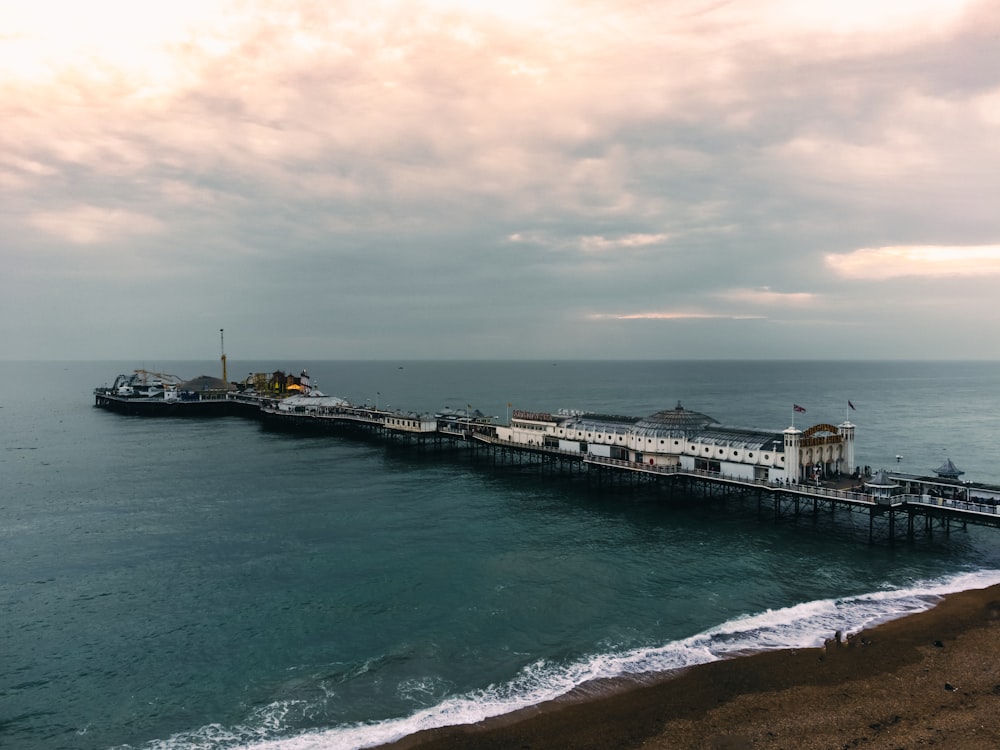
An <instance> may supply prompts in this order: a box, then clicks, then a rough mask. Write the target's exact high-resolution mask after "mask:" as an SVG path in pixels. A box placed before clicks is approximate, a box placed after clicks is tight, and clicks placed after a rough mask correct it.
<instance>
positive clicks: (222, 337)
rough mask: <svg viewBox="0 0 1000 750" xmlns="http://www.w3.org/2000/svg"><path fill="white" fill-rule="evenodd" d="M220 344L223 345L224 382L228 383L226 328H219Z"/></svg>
mask: <svg viewBox="0 0 1000 750" xmlns="http://www.w3.org/2000/svg"><path fill="white" fill-rule="evenodd" d="M219 344H220V345H221V346H222V357H221V359H222V382H223V383H228V382H229V380H228V379H227V378H226V333H225V329H224V328H220V329H219Z"/></svg>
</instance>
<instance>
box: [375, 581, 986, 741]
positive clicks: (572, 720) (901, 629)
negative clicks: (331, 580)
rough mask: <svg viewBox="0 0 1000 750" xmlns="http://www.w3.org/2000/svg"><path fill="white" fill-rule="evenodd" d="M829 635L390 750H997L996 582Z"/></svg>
mask: <svg viewBox="0 0 1000 750" xmlns="http://www.w3.org/2000/svg"><path fill="white" fill-rule="evenodd" d="M832 636H833V634H832V633H831V641H829V642H828V643H827V645H826V646H825V647H823V648H818V649H798V650H788V651H774V652H768V653H761V654H754V655H750V656H744V657H739V658H734V659H726V660H724V661H719V662H713V663H711V664H704V665H701V666H698V667H693V668H691V669H688V670H685V671H683V672H681V673H679V674H675V675H672V676H670V675H665V676H662V677H660V678H657V679H656V680H655V681H652V684H645V685H642V686H638V687H636V686H632V687H626V688H622V687H621V686H619V687H618V689H615V690H606V691H603V692H605V693H606V694H605V695H603V696H602V697H596V698H588V699H577V700H570V701H565V700H563V701H553V702H551V703H547V704H543V705H542V706H539V707H536V708H533V709H527V710H525V711H520V712H517V713H515V714H511V715H508V716H501V717H497V718H495V719H490V720H487V721H485V722H481V723H479V724H474V725H468V726H459V727H444V728H441V729H435V730H430V731H427V732H420V733H418V734H415V735H412V736H410V737H407V738H405V739H403V740H401V741H399V742H397V743H394V744H392V745H389V746H386V747H387V748H392V749H393V750H473V749H475V750H489V749H491V748H493V749H499V748H503V749H504V750H506V749H507V748H517V749H518V750H521V749H525V750H527V749H530V750H567V749H569V748H572V749H573V750H611V749H612V748H613V749H615V750H624V749H626V748H634V749H636V750H666V749H667V748H699V749H700V748H704V749H705V750H744V749H746V748H796V749H799V750H812V749H819V748H822V749H823V750H826V749H827V748H830V749H833V748H838V749H839V748H855V747H858V748H870V749H873V750H881V749H883V748H884V749H886V750H889V749H892V750H897V749H900V748H919V747H939V748H949V749H951V748H958V749H959V750H965V749H968V748H976V749H978V748H982V749H983V750H986V749H987V748H989V750H995V749H996V748H1000V585H998V586H993V587H990V588H987V589H979V590H973V591H964V592H961V593H957V594H952V595H949V596H948V597H946V598H945V599H944V600H943V601H942V602H941V603H940V604H938V605H937V606H936V607H934V608H933V609H931V610H928V611H926V612H921V613H918V614H915V615H911V616H909V617H906V618H903V619H900V620H894V621H892V622H888V623H884V624H882V625H879V626H877V627H875V628H872V629H870V630H866V631H863V632H861V633H858V634H854V635H852V636H850V637H849V638H844V639H843V641H842V642H841V643H840V644H838V643H837V642H836V641H835V640H834V639H833V638H832ZM598 692H602V691H598Z"/></svg>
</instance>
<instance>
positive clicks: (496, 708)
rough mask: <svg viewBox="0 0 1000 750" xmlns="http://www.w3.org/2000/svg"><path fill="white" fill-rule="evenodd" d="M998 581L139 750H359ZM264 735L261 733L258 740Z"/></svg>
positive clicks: (941, 588) (799, 644) (856, 625)
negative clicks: (432, 700) (295, 730)
mask: <svg viewBox="0 0 1000 750" xmlns="http://www.w3.org/2000/svg"><path fill="white" fill-rule="evenodd" d="M997 583H1000V570H982V571H976V572H971V573H963V574H960V575H956V576H952V577H947V578H943V579H937V580H932V581H921V582H916V583H914V584H913V585H911V586H909V587H907V588H905V589H892V590H884V591H876V592H871V593H866V594H860V595H857V596H850V597H844V598H840V599H822V600H817V601H811V602H805V603H802V604H796V605H794V606H790V607H784V608H781V609H774V610H766V611H764V612H759V613H756V614H752V615H745V616H741V617H737V618H734V619H732V620H729V621H727V622H724V623H722V624H720V625H718V626H716V627H713V628H710V629H708V630H706V631H704V632H702V633H699V634H697V635H694V636H691V637H689V638H685V639H682V640H678V641H672V642H670V643H667V644H664V645H662V646H658V647H653V648H640V649H632V650H628V651H622V652H618V653H615V652H612V653H604V654H598V655H595V656H593V657H590V658H588V659H586V660H581V661H578V662H573V663H570V664H565V663H555V662H548V661H537V662H535V663H533V664H531V665H528V666H526V667H524V668H523V669H521V671H520V672H519V673H518V674H517V675H516V676H515V677H514V678H513V679H512V680H510V681H509V682H506V683H503V684H499V685H490V686H489V687H486V688H483V689H480V690H475V691H472V692H469V693H466V694H463V695H457V696H453V697H450V698H447V699H446V700H444V701H442V702H441V703H438V704H437V705H435V706H432V707H430V708H426V709H424V710H421V711H418V712H416V713H414V714H412V715H410V716H407V717H402V718H393V719H386V720H384V721H375V722H370V723H363V724H352V725H345V726H338V727H333V728H330V729H325V730H320V731H310V732H306V733H303V734H299V735H296V736H291V737H282V738H274V734H275V733H276V732H275V730H276V729H278V732H277V733H280V729H279V726H280V725H281V724H282V723H283V722H282V719H283V718H284V717H285V716H286V715H287V713H288V711H289V706H288V705H287V702H282V703H280V704H278V703H276V704H274V705H272V706H269V707H266V708H264V709H262V710H260V711H259V712H257V714H255V715H254V716H252V717H249V720H248V722H247V726H244V727H238V728H232V729H228V730H227V729H223V728H222V727H219V726H217V725H211V726H207V727H203V728H202V729H200V730H196V731H194V732H190V733H184V734H183V735H175V736H174V737H171V738H170V739H168V740H162V741H159V742H156V743H149V744H148V745H146V746H145V748H147V750H199V749H200V748H209V747H211V748H213V749H215V750H217V749H218V748H223V747H224V748H243V749H244V750H330V749H331V748H336V750H360V749H361V748H370V747H374V746H377V745H381V744H384V743H388V742H393V741H395V740H398V739H401V738H403V737H406V736H408V735H411V734H414V733H415V732H419V731H422V730H426V729H434V728H438V727H444V726H453V725H458V724H471V723H475V722H479V721H482V720H484V719H488V718H490V717H494V716H500V715H502V714H507V713H511V712H513V711H517V710H519V709H522V708H527V707H529V706H534V705H538V704H540V703H543V702H545V701H549V700H553V699H555V698H559V697H561V696H565V695H567V694H568V693H570V692H571V691H572V690H574V689H576V688H579V687H580V686H581V685H585V684H586V683H590V682H593V681H594V680H605V679H614V678H622V677H627V676H632V675H643V674H649V673H663V672H670V671H674V670H678V669H683V668H685V667H690V666H695V665H698V664H705V663H708V662H711V661H716V660H718V659H724V658H729V657H733V656H737V655H741V654H748V653H753V652H758V651H766V650H774V649H788V648H811V647H817V646H821V645H822V644H823V643H824V641H826V640H827V639H828V638H830V637H832V636H833V634H834V633H835V632H836V631H838V630H839V631H841V632H842V633H852V632H857V631H859V630H862V629H864V628H866V627H870V626H872V625H874V624H877V623H880V622H885V621H888V620H893V619H897V618H899V617H904V616H906V615H909V614H913V613H916V612H920V611H923V610H926V609H930V608H931V607H933V606H934V604H935V603H937V602H938V601H940V598H941V597H942V596H944V595H946V594H949V593H953V592H956V591H964V590H968V589H978V588H984V587H987V586H991V585H993V584H997ZM268 736H270V737H272V739H265V737H268Z"/></svg>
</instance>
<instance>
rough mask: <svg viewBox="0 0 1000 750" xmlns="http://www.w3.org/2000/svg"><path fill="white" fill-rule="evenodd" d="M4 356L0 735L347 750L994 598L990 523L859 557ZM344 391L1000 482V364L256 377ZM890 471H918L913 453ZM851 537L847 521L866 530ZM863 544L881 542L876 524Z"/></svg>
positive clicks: (319, 365)
mask: <svg viewBox="0 0 1000 750" xmlns="http://www.w3.org/2000/svg"><path fill="white" fill-rule="evenodd" d="M142 364H145V365H146V367H147V368H148V369H154V370H161V371H165V372H172V373H176V374H178V375H181V376H184V377H194V376H196V375H200V374H217V370H218V365H217V363H213V362H168V363H148V362H147V363H121V362H120V363H92V362H88V363H74V362H70V363H0V373H2V375H3V377H4V382H5V383H6V384H7V386H8V387H7V388H5V389H4V393H3V395H2V396H0V611H2V628H0V746H2V747H5V748H8V747H9V748H26V749H28V750H34V749H35V748H39V749H40V748H46V749H48V748H111V747H131V748H170V749H171V750H174V749H177V750H182V749H190V748H209V747H211V748H237V747H238V748H258V749H259V748H264V747H266V748H273V749H275V750H278V749H280V750H287V748H357V747H366V746H371V745H373V744H377V743H379V742H384V741H389V740H392V739H395V738H398V737H400V736H403V735H405V734H408V733H410V732H412V731H416V730H417V729H420V728H424V727H429V726H437V725H441V724H449V723H458V722H463V721H475V720H478V719H479V718H482V717H484V716H487V715H492V714H496V713H502V712H505V711H509V710H513V709H515V708H518V707H520V706H523V705H528V704H531V703H536V702H539V701H542V700H546V699H548V698H552V697H554V696H556V695H559V694H561V693H564V692H566V691H567V690H569V689H571V688H572V687H574V686H576V685H579V684H581V683H583V682H585V681H586V680H588V679H591V678H594V677H612V676H615V675H620V674H628V673H636V672H645V671H658V670H663V669H670V668H674V667H678V666H683V665H685V664H688V663H698V662H701V661H706V660H709V659H714V658H718V657H720V656H723V655H725V654H727V653H732V652H740V651H744V650H747V649H751V648H773V647H782V646H797V645H810V644H816V643H819V642H821V641H822V640H823V639H824V638H826V637H829V636H830V634H832V632H833V631H834V630H836V629H843V630H848V631H851V630H856V629H858V628H859V627H861V626H862V625H863V624H865V623H868V622H871V621H873V620H877V619H882V618H886V617H891V616H898V615H899V614H901V613H904V612H907V611H913V610H915V609H920V608H924V607H927V606H929V605H930V604H931V603H932V602H933V601H934V598H935V596H936V595H937V594H940V593H944V592H946V591H950V590H955V589H961V588H968V587H974V586H981V585H987V584H989V583H993V582H997V581H1000V531H996V530H984V529H970V530H969V531H968V532H952V534H951V535H949V536H948V537H947V538H945V537H943V536H941V535H938V536H935V537H934V539H933V540H931V541H928V540H924V539H921V540H918V541H917V542H915V543H913V544H897V545H895V546H889V545H887V544H880V545H873V546H871V545H868V544H867V521H866V520H864V519H852V518H850V517H849V516H850V514H847V516H848V517H846V518H842V517H840V516H837V517H835V518H833V519H830V518H824V519H822V521H821V522H820V523H818V524H817V525H814V524H813V523H812V522H811V521H809V522H804V521H801V522H799V523H797V524H792V523H782V524H775V523H773V522H771V521H766V520H764V521H761V520H759V519H758V518H757V516H756V513H755V512H754V510H753V509H742V508H740V507H739V506H738V505H721V504H718V503H707V502H705V501H703V500H699V499H698V498H679V499H678V498H674V499H673V500H670V501H668V500H667V498H666V497H665V496H663V495H662V494H661V493H656V492H645V491H639V492H636V491H631V490H628V489H619V490H612V489H609V488H607V487H598V486H596V485H595V484H590V483H588V482H587V481H586V480H585V479H582V478H579V477H578V478H575V479H570V478H567V477H559V476H552V475H543V474H539V473H538V472H536V471H534V470H532V469H530V468H506V469H499V470H498V469H495V468H493V467H491V466H490V465H489V464H488V463H485V462H477V461H475V460H472V459H471V458H470V457H469V456H468V455H465V454H462V453H457V454H456V453H452V452H443V453H442V452H433V451H417V450H413V449H407V448H405V447H401V446H393V445H383V444H380V443H378V442H373V441H367V440H359V439H355V438H350V437H335V436H326V437H299V436H294V435H289V434H281V433H274V432H268V431H266V430H264V429H263V428H262V427H261V426H260V425H259V424H257V423H256V422H254V421H249V420H243V419H239V418H222V419H214V420H184V419H143V418H134V417H123V416H119V415H115V414H111V413H107V412H104V411H101V410H98V409H95V408H94V407H93V406H92V404H93V397H92V395H91V391H92V389H93V388H94V387H95V386H98V385H102V384H106V383H108V384H109V383H111V382H112V381H113V380H114V377H115V375H117V374H118V373H119V372H130V371H131V370H132V369H134V368H135V367H137V366H141V365H142ZM302 367H308V369H309V371H310V373H311V374H312V375H313V378H314V380H315V381H316V382H317V383H318V386H319V388H320V389H322V390H323V391H324V392H326V393H330V394H334V395H338V396H343V397H345V398H348V399H349V400H351V401H353V402H355V403H363V402H365V401H369V402H372V403H373V402H374V401H375V400H376V399H377V400H378V402H379V405H380V406H393V407H401V408H407V409H415V410H418V411H431V412H433V411H436V410H439V409H441V408H443V407H445V406H451V407H453V408H465V407H466V406H467V405H471V406H472V407H473V408H478V409H480V410H481V411H483V412H485V413H488V414H495V415H497V416H498V418H499V419H500V420H501V421H503V420H505V418H506V414H507V410H508V408H509V407H508V406H507V405H508V403H511V404H513V406H514V408H524V409H531V410H553V411H554V410H557V409H560V408H566V409H581V410H589V411H599V412H603V413H615V414H627V415H635V416H644V415H647V414H651V413H653V412H655V411H658V410H660V409H664V408H672V407H673V406H674V405H675V404H676V402H677V400H678V399H679V400H681V401H682V402H683V403H684V406H685V407H687V408H690V409H694V410H697V411H701V412H704V413H706V414H709V415H711V416H713V417H715V418H716V419H717V420H719V421H720V422H723V423H725V424H729V425H734V426H743V427H762V428H773V429H777V430H780V429H783V428H784V427H787V426H788V424H789V422H790V420H791V419H792V410H791V405H792V403H798V404H801V405H802V406H805V407H806V408H807V413H806V414H804V415H802V414H800V415H797V416H796V425H797V426H799V427H800V428H804V427H806V426H808V425H810V424H814V423H818V422H833V423H835V424H836V423H839V422H841V421H843V419H844V418H845V416H847V409H846V405H847V400H848V399H850V400H851V401H852V402H853V403H854V405H855V406H856V407H857V410H856V411H852V412H850V418H851V420H852V421H853V422H854V423H855V424H857V425H858V429H857V453H858V455H857V458H858V462H859V463H862V464H869V465H871V466H873V467H875V468H879V467H882V466H887V467H888V466H890V465H891V466H893V467H896V466H898V467H899V468H902V469H904V470H907V471H912V472H918V473H929V472H930V470H932V469H934V468H935V467H937V466H938V465H940V464H941V463H942V462H943V460H944V458H945V457H946V456H947V457H951V459H952V460H953V461H954V462H955V463H956V464H957V465H958V466H959V468H961V469H964V470H965V471H966V475H965V476H964V477H963V478H965V479H970V480H977V481H985V482H994V483H998V484H1000V461H998V460H997V459H998V448H997V446H998V438H1000V365H998V364H996V363H898V362H893V363H843V362H837V363H833V362H830V363H816V362H810V363H795V362H750V363H747V362H682V363H670V362H591V363H587V362H556V363H552V362H347V363H339V362H246V363H240V362H236V361H234V360H230V369H229V374H230V377H231V378H234V377H238V376H235V375H234V372H240V373H242V372H244V371H247V372H249V371H270V370H274V369H276V368H281V369H284V370H286V371H289V370H291V371H295V372H298V370H299V369H301V368H302ZM897 455H900V456H902V459H901V460H900V462H899V463H897V461H896V458H895V457H896V456H897ZM855 525H858V528H857V529H855V528H854V526H855ZM862 527H863V528H862Z"/></svg>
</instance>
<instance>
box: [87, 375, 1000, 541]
mask: <svg viewBox="0 0 1000 750" xmlns="http://www.w3.org/2000/svg"><path fill="white" fill-rule="evenodd" d="M335 401H337V400H335ZM95 406H98V407H100V408H103V409H108V410H112V411H117V412H119V413H124V414H134V415H144V416H150V415H156V416H181V415H187V416H242V417H248V418H253V419H257V420H259V421H261V422H262V423H263V424H265V425H266V426H268V427H272V428H276V429H282V430H289V431H295V432H314V433H330V434H348V435H353V436H364V437H366V438H369V439H375V440H379V441H385V442H388V441H392V442H393V443H402V444H406V445H416V446H427V445H433V446H437V447H443V446H449V447H452V448H458V449H463V450H468V451H472V452H474V454H477V455H483V454H484V453H488V456H489V460H490V462H491V464H492V466H494V467H496V468H504V467H514V466H528V465H536V466H537V467H539V468H540V469H541V470H543V471H545V472H546V473H551V474H572V473H575V474H582V475H585V476H586V477H587V478H588V479H589V480H591V481H596V482H598V483H601V484H603V483H605V482H607V483H608V485H609V486H613V485H615V484H617V485H619V486H621V485H624V484H626V483H627V484H632V485H636V484H644V483H655V484H656V485H658V486H659V487H661V488H663V489H665V490H666V491H668V492H669V493H670V494H671V495H675V496H676V495H681V496H683V497H685V498H691V497H701V498H705V499H713V498H716V499H718V498H721V499H736V500H738V501H740V502H743V503H744V504H749V505H751V506H754V505H755V506H756V509H757V514H758V517H760V518H762V519H763V518H771V519H774V520H776V521H779V520H789V519H790V520H797V519H799V518H802V517H810V516H811V517H813V518H816V517H817V516H818V515H819V514H820V513H822V512H826V513H833V512H835V511H846V512H849V513H851V514H857V515H858V516H861V517H862V518H863V519H865V520H866V521H867V526H868V539H869V542H875V541H881V540H887V541H888V542H890V543H894V542H896V541H897V540H904V541H912V540H913V539H915V538H916V537H917V536H918V535H921V536H924V537H928V538H929V537H933V535H934V534H944V535H948V534H950V533H951V531H952V530H953V529H966V528H967V527H968V526H969V525H973V526H983V527H989V528H1000V487H992V486H986V485H975V486H974V487H975V490H976V491H977V492H979V493H980V494H985V495H986V496H987V501H983V500H982V498H980V500H979V501H977V500H976V499H975V498H974V497H973V496H972V494H971V489H972V487H973V485H970V484H968V483H958V482H947V481H939V480H937V479H934V478H926V477H924V478H921V477H909V476H902V475H896V476H895V477H893V478H896V479H898V480H899V482H900V486H902V487H905V490H906V491H905V492H904V493H901V494H889V495H879V494H875V493H867V492H859V491H856V490H853V489H849V488H844V487H837V486H830V485H829V484H826V485H824V484H820V483H805V482H802V483H795V482H785V481H782V480H776V481H775V480H768V479H757V478H748V477H738V476H732V475H727V474H725V473H723V472H717V471H709V470H705V469H699V468H687V467H683V466H680V465H673V466H671V465H662V464H648V463H640V462H635V461H628V460H623V459H620V458H608V457H605V456H599V455H595V454H593V453H588V452H581V451H574V450H562V449H560V448H558V447H554V446H552V445H546V444H545V443H544V442H538V443H535V444H525V443H523V442H511V441H506V440H502V439H500V438H499V437H498V436H497V430H496V426H495V425H493V424H492V423H491V422H490V421H489V419H477V418H475V417H473V416H472V415H468V414H466V415H464V416H463V415H461V414H448V415H440V414H439V415H435V416H434V417H431V416H429V415H417V414H415V413H412V412H401V411H390V410H384V409H382V410H380V409H378V408H377V407H371V406H367V405H366V406H353V405H351V404H348V403H346V402H340V403H334V404H332V405H329V406H327V405H317V406H315V407H311V408H306V407H300V406H296V405H295V402H294V401H293V400H292V399H284V400H282V399H274V398H269V397H261V396H246V395H240V394H227V395H225V396H220V397H218V398H211V399H202V400H199V401H190V402H188V401H178V402H174V403H164V402H163V401H159V402H151V401H140V400H137V399H132V398H122V397H119V396H116V395H114V394H112V393H109V392H108V391H107V390H106V389H98V391H97V392H96V395H95ZM890 476H892V475H890ZM947 493H950V496H947ZM963 493H964V499H963V497H962V494H963Z"/></svg>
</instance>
